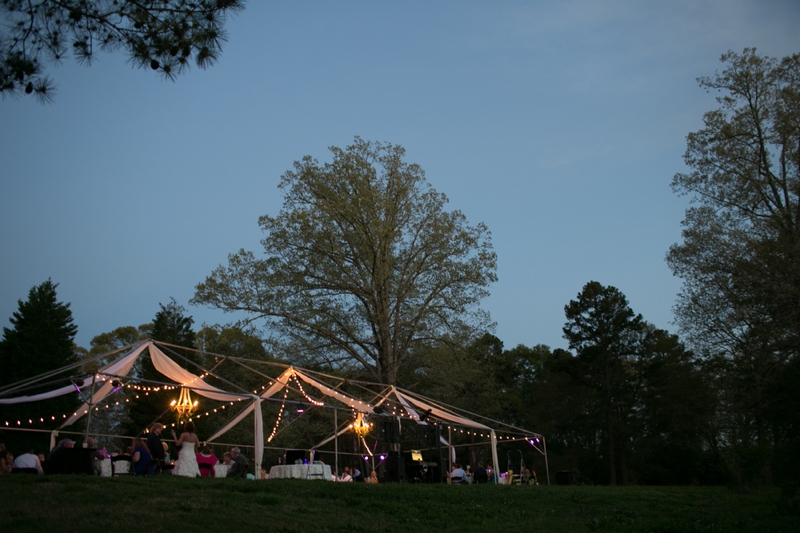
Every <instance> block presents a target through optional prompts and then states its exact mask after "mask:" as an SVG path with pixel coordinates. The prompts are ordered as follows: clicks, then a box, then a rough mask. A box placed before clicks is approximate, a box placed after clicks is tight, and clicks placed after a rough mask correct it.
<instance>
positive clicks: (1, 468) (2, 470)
mask: <svg viewBox="0 0 800 533" xmlns="http://www.w3.org/2000/svg"><path fill="white" fill-rule="evenodd" d="M12 468H14V456H13V455H11V452H9V451H8V450H6V447H5V446H3V445H2V444H0V476H1V475H3V474H10V473H11V469H12Z"/></svg>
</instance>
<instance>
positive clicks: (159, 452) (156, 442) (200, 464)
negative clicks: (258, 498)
mask: <svg viewBox="0 0 800 533" xmlns="http://www.w3.org/2000/svg"><path fill="white" fill-rule="evenodd" d="M163 431H164V425H163V424H161V423H160V422H156V423H155V424H153V426H152V427H151V428H150V434H149V435H148V437H147V441H146V442H145V441H144V440H143V439H140V438H136V439H134V440H133V449H134V450H133V471H134V474H138V475H153V474H156V473H159V472H162V471H164V470H167V466H171V467H172V468H171V470H172V474H173V475H176V476H184V477H214V469H215V467H216V465H218V464H223V465H225V467H226V468H227V473H226V477H230V478H246V477H247V468H248V461H247V458H246V457H245V456H244V455H243V454H242V453H241V450H240V449H239V448H232V449H231V451H230V452H225V453H224V454H223V456H222V461H221V462H220V461H219V459H218V458H217V456H216V455H214V453H213V452H212V451H211V449H210V448H209V447H208V446H206V445H202V446H201V442H200V439H199V438H198V437H197V435H196V434H195V427H194V424H193V423H192V422H187V423H186V425H185V426H184V428H183V432H182V433H181V434H180V436H178V435H176V434H175V430H172V441H173V442H174V444H175V446H177V447H178V448H179V452H178V458H177V460H175V462H174V463H173V464H172V465H169V455H168V454H169V446H168V444H167V442H165V441H162V440H161V433H162V432H163ZM198 449H199V451H198Z"/></svg>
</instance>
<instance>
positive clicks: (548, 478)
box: [542, 435, 550, 485]
mask: <svg viewBox="0 0 800 533" xmlns="http://www.w3.org/2000/svg"><path fill="white" fill-rule="evenodd" d="M542 445H543V446H544V471H545V472H546V473H547V484H548V485H549V484H550V466H549V465H548V464H547V440H546V439H545V438H544V435H542Z"/></svg>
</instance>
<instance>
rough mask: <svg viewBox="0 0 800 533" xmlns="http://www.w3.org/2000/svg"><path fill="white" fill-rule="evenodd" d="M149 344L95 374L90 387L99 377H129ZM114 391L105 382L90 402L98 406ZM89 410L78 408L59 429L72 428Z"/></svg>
mask: <svg viewBox="0 0 800 533" xmlns="http://www.w3.org/2000/svg"><path fill="white" fill-rule="evenodd" d="M149 344H151V343H149V342H146V343H144V344H142V345H141V346H139V347H138V348H136V349H135V350H133V351H132V352H131V353H129V354H128V355H126V356H125V357H123V358H122V359H120V360H119V361H116V362H114V363H112V364H110V365H108V366H106V367H104V368H102V369H100V370H98V371H97V372H96V373H95V375H94V376H92V379H91V380H90V383H89V385H91V384H92V383H94V380H95V378H97V376H98V375H103V374H108V375H111V376H127V375H128V372H130V371H131V368H133V364H134V363H135V362H136V359H138V358H139V356H140V355H141V354H142V352H143V351H144V349H145V348H147V346H148V345H149ZM72 390H75V389H74V388H73V389H72ZM113 390H114V385H112V384H111V382H110V381H105V382H104V383H103V385H101V386H100V388H99V389H95V391H94V394H93V395H92V397H91V398H90V400H91V402H92V403H93V404H95V405H97V404H98V403H99V402H102V401H103V400H104V399H105V397H106V396H108V395H109V394H111V392H112V391H113ZM89 409H91V406H90V405H89V404H88V403H84V404H83V405H81V406H80V407H79V408H78V410H77V411H75V412H74V413H73V414H72V416H70V417H69V418H67V419H66V420H65V421H64V423H63V424H61V425H60V426H59V429H61V428H65V427H67V426H70V425H72V424H74V423H75V421H76V420H78V419H79V418H80V417H82V416H83V415H85V414H87V413H88V412H89Z"/></svg>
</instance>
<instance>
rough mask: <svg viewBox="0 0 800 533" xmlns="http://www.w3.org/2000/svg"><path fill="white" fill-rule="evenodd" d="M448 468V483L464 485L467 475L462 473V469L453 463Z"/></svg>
mask: <svg viewBox="0 0 800 533" xmlns="http://www.w3.org/2000/svg"><path fill="white" fill-rule="evenodd" d="M450 468H451V470H450V483H464V480H465V479H466V477H467V473H466V472H464V469H463V468H461V466H460V465H459V464H458V463H453V466H451V467H450Z"/></svg>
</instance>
